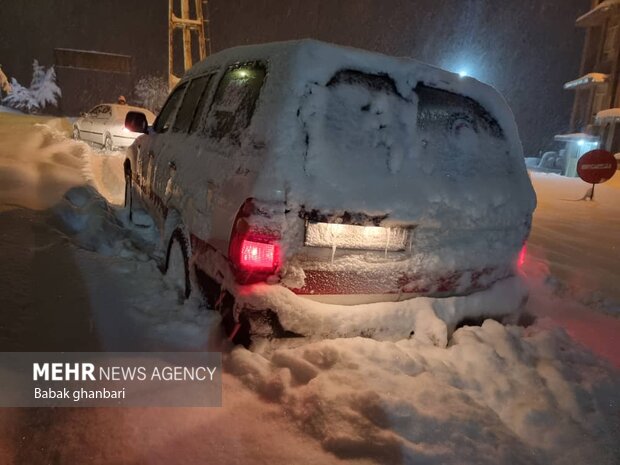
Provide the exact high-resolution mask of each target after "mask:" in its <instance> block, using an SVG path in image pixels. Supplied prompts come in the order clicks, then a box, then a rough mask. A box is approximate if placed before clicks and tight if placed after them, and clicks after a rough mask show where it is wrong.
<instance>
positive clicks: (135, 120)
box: [125, 111, 149, 134]
mask: <svg viewBox="0 0 620 465" xmlns="http://www.w3.org/2000/svg"><path fill="white" fill-rule="evenodd" d="M148 127H149V123H148V122H147V121H146V115H145V114H144V113H141V112H139V111H130V112H128V113H127V115H126V116H125V128H127V129H128V130H129V131H131V132H139V133H141V134H146V133H147V132H148Z"/></svg>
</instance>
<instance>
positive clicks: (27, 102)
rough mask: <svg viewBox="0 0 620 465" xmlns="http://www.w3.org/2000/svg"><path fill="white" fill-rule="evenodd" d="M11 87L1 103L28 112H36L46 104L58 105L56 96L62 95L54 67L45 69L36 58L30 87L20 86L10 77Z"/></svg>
mask: <svg viewBox="0 0 620 465" xmlns="http://www.w3.org/2000/svg"><path fill="white" fill-rule="evenodd" d="M11 87H12V90H11V92H10V93H9V94H8V95H7V96H6V97H5V98H4V99H2V103H3V104H5V105H7V106H9V107H11V108H15V109H17V110H24V111H27V112H28V113H38V112H39V111H41V110H42V109H43V108H45V107H46V106H48V105H52V106H56V105H58V97H60V96H61V95H62V92H61V90H60V87H58V85H57V84H56V71H55V70H54V67H53V66H51V67H50V68H48V69H47V70H46V69H45V66H43V65H40V64H39V62H38V61H37V60H34V62H33V63H32V80H31V81H30V87H29V88H27V87H24V86H22V85H21V84H20V83H19V82H17V80H16V79H15V78H12V79H11Z"/></svg>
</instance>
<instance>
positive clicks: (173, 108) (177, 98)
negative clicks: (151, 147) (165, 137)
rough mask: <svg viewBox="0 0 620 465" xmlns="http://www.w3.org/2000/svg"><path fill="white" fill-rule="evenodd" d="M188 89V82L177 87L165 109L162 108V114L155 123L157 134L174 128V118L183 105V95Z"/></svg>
mask: <svg viewBox="0 0 620 465" xmlns="http://www.w3.org/2000/svg"><path fill="white" fill-rule="evenodd" d="M186 87H187V82H185V83H183V84H181V85H180V86H179V87H177V88H176V89H175V90H174V91H173V92H172V94H171V95H170V97H168V100H167V101H166V103H165V105H164V108H162V110H161V113H160V114H159V116H158V117H157V121H155V125H154V126H153V129H154V130H155V132H157V133H160V132H166V131H167V130H168V129H170V126H172V122H173V121H174V117H175V116H176V114H177V108H178V107H179V104H180V103H181V98H182V97H183V93H184V92H185V88H186Z"/></svg>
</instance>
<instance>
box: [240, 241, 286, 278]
mask: <svg viewBox="0 0 620 465" xmlns="http://www.w3.org/2000/svg"><path fill="white" fill-rule="evenodd" d="M277 248H278V246H277V245H276V244H265V243H262V242H254V241H249V240H247V239H243V241H242V242H241V255H240V257H239V265H240V266H241V267H242V268H246V269H248V270H274V269H275V268H276V267H277V264H278V262H277Z"/></svg>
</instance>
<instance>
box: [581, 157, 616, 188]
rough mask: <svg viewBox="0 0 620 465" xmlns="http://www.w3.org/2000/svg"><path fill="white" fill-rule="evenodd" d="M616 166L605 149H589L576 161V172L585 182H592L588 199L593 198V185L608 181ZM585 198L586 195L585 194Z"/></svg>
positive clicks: (614, 160)
mask: <svg viewBox="0 0 620 465" xmlns="http://www.w3.org/2000/svg"><path fill="white" fill-rule="evenodd" d="M617 168H618V163H617V162H616V159H615V158H614V156H613V154H612V153H611V152H608V151H607V150H600V149H596V150H590V151H589V152H586V153H584V154H583V155H582V157H581V158H580V159H579V161H578V162H577V174H578V175H579V177H580V178H581V179H583V180H584V181H585V182H587V183H589V184H592V191H591V193H590V200H594V186H596V185H597V184H600V183H602V182H605V181H609V180H610V179H611V178H612V177H613V175H614V174H616V170H617ZM586 198H587V196H586Z"/></svg>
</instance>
